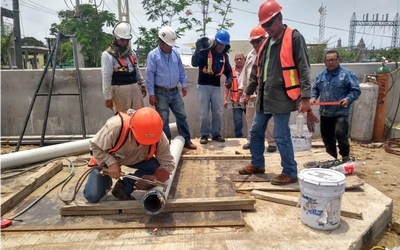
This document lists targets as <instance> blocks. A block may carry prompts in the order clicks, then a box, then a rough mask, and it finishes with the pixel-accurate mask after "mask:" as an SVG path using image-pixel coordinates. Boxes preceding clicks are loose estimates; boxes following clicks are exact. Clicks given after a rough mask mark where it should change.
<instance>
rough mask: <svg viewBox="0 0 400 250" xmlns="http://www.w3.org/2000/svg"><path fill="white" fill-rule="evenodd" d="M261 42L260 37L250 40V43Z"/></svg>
mask: <svg viewBox="0 0 400 250" xmlns="http://www.w3.org/2000/svg"><path fill="white" fill-rule="evenodd" d="M261 42H262V39H261V38H258V39H254V40H251V41H250V43H251V44H256V43H257V44H258V43H261Z"/></svg>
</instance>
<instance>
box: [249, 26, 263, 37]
mask: <svg viewBox="0 0 400 250" xmlns="http://www.w3.org/2000/svg"><path fill="white" fill-rule="evenodd" d="M266 34H267V32H266V31H265V30H264V29H263V28H262V27H261V26H256V27H254V28H253V29H252V30H251V31H250V37H249V40H254V39H258V38H260V37H263V36H265V35H266Z"/></svg>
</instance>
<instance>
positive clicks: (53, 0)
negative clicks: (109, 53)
mask: <svg viewBox="0 0 400 250" xmlns="http://www.w3.org/2000/svg"><path fill="white" fill-rule="evenodd" d="M19 1H20V16H21V22H20V23H21V33H22V37H28V36H32V37H35V38H36V39H38V40H42V41H45V39H44V38H45V37H48V36H49V29H50V25H51V24H52V23H58V22H60V20H59V19H58V16H57V11H60V10H65V9H68V8H73V5H72V4H75V2H76V0H19ZM141 1H142V0H129V8H130V22H131V24H132V26H133V29H134V31H135V32H134V34H133V35H134V39H135V37H137V35H136V34H138V33H139V32H138V27H140V26H145V27H147V28H151V27H159V26H160V22H157V21H156V22H151V21H147V19H148V17H147V16H146V14H145V11H144V10H143V8H142V6H141ZM91 2H94V1H93V0H92V1H91ZM96 2H97V3H101V4H100V6H99V9H100V10H107V11H110V12H113V13H115V14H116V16H117V18H118V8H117V2H118V0H96ZM212 2H213V1H212V0H211V3H212ZM262 2H264V1H263V0H249V1H248V2H242V1H237V0H232V7H233V13H231V14H229V17H230V18H232V21H233V22H234V23H235V25H234V26H233V27H232V28H230V29H229V30H228V32H229V33H230V35H231V39H232V40H246V39H248V36H249V34H250V31H251V29H252V28H254V27H255V26H256V25H258V16H257V13H258V9H259V6H260V4H261V3H262ZM277 2H278V3H279V4H280V5H281V6H282V8H283V10H282V14H283V20H284V23H286V24H287V25H289V26H290V27H292V28H295V29H297V30H299V31H300V33H302V34H303V36H304V38H305V39H306V41H307V42H308V43H315V42H317V40H318V37H319V19H320V14H319V12H318V9H319V8H320V7H321V6H326V12H327V14H326V20H325V36H324V39H327V40H328V47H334V46H336V43H337V40H338V39H339V38H340V39H341V40H342V46H347V44H348V37H349V26H350V19H351V16H352V14H353V12H355V13H356V17H357V20H362V19H363V14H366V13H368V14H369V19H371V18H372V15H373V14H376V13H379V20H381V18H382V14H385V15H386V14H387V13H388V14H389V20H394V18H395V15H396V13H398V12H399V10H400V0H379V1H377V0H280V1H279V0H278V1H277ZM81 3H84V4H85V3H89V0H81ZM1 6H2V7H3V8H7V9H10V10H12V0H1ZM190 9H191V11H192V12H193V13H195V14H196V15H197V16H198V18H200V13H201V12H200V7H199V6H197V5H196V6H192V7H191V8H190ZM210 9H211V7H210ZM211 17H212V18H213V19H214V21H221V20H222V18H221V17H220V16H218V15H216V14H214V13H213V14H211ZM5 22H8V23H12V19H8V18H6V19H5ZM177 25H178V24H177V23H173V25H172V27H173V28H176V27H178V26H177ZM216 27H217V24H216V23H212V24H210V26H209V28H208V30H207V33H209V35H213V34H215V32H216ZM104 30H105V31H106V32H109V33H111V32H112V28H111V27H108V28H104ZM356 31H357V33H356V37H355V44H357V43H358V42H359V40H360V38H363V40H364V42H365V44H366V46H367V47H368V48H369V49H372V48H373V47H375V48H385V47H390V45H391V36H392V29H391V28H390V29H389V28H387V27H386V28H380V27H375V28H370V27H357V29H356ZM198 38H199V35H198V34H197V33H195V32H193V31H188V32H186V33H185V35H184V36H182V37H181V38H180V39H179V40H178V41H177V46H178V47H179V49H178V50H179V51H180V53H190V48H188V47H185V46H183V44H184V43H187V42H193V41H196V40H197V39H198Z"/></svg>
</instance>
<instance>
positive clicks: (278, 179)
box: [271, 174, 297, 186]
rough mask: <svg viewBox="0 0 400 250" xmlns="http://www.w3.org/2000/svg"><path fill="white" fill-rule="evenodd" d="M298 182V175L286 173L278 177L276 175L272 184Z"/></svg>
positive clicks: (279, 184)
mask: <svg viewBox="0 0 400 250" xmlns="http://www.w3.org/2000/svg"><path fill="white" fill-rule="evenodd" d="M295 182H297V176H294V177H288V176H286V175H283V174H280V175H278V176H277V177H275V178H274V179H272V180H271V184H272V185H278V186H281V185H287V184H290V183H295Z"/></svg>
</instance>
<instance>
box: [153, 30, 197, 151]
mask: <svg viewBox="0 0 400 250" xmlns="http://www.w3.org/2000/svg"><path fill="white" fill-rule="evenodd" d="M158 37H159V41H158V46H157V48H155V49H153V50H152V51H151V52H150V53H149V54H148V56H147V66H146V85H147V89H148V91H149V103H150V105H152V106H155V107H156V110H157V112H158V113H159V114H160V116H161V118H162V120H163V123H164V128H163V131H164V133H165V134H166V135H167V138H168V139H169V140H170V141H171V131H170V129H169V109H171V110H172V112H173V113H174V115H175V117H176V125H177V127H178V131H179V134H180V135H182V136H183V138H185V145H184V147H185V148H187V149H196V148H197V147H196V145H194V144H193V143H192V142H191V140H190V129H189V124H188V122H187V117H186V113H185V104H184V103H183V100H182V96H183V97H185V96H186V94H187V83H186V73H185V69H184V68H183V64H182V60H181V57H180V55H179V53H178V51H177V50H176V49H174V48H173V47H174V45H175V40H176V34H175V31H174V30H173V29H172V28H171V27H168V26H166V27H162V28H161V29H160V31H159V32H158ZM179 83H181V85H182V96H181V94H180V93H179V90H178V84H179Z"/></svg>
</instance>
